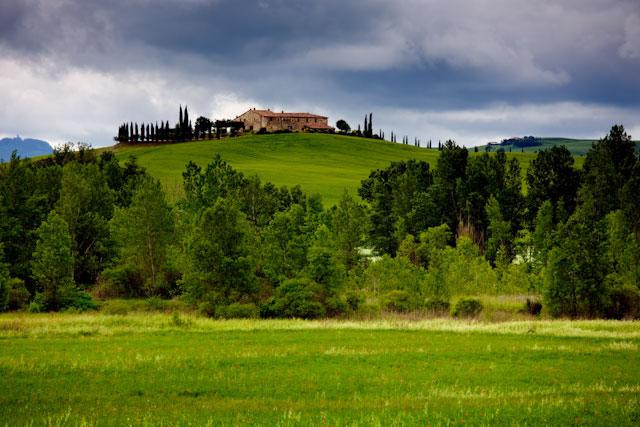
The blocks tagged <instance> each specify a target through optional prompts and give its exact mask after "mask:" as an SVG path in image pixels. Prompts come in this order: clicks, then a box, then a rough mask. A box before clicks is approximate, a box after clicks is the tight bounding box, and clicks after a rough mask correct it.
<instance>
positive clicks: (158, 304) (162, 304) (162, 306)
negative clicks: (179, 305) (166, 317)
mask: <svg viewBox="0 0 640 427" xmlns="http://www.w3.org/2000/svg"><path fill="white" fill-rule="evenodd" d="M145 301H146V302H147V305H148V306H149V308H150V309H151V311H166V310H167V309H169V303H168V302H167V300H164V299H162V298H160V297H151V298H147V299H146V300H145Z"/></svg>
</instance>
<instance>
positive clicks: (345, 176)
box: [112, 133, 535, 206]
mask: <svg viewBox="0 0 640 427" xmlns="http://www.w3.org/2000/svg"><path fill="white" fill-rule="evenodd" d="M112 149H113V150H114V151H115V153H116V156H117V157H118V158H119V159H120V160H122V161H124V160H126V159H127V158H128V157H129V156H131V155H134V156H136V157H137V159H138V162H139V163H140V165H142V166H144V167H145V168H147V170H148V171H149V172H150V173H151V174H152V175H153V176H155V177H157V178H158V179H160V181H161V182H162V183H163V185H164V187H165V189H166V190H167V192H168V194H169V197H170V198H171V199H176V198H177V197H179V196H180V195H181V194H182V172H183V171H184V168H185V165H186V164H187V163H188V162H189V161H190V160H193V161H194V162H195V163H197V164H198V165H200V166H204V165H206V164H207V163H208V162H209V161H210V160H211V159H212V158H213V156H214V154H215V153H220V155H221V156H222V157H223V158H224V159H225V160H226V161H228V162H229V163H230V164H231V165H232V166H233V167H234V168H237V169H238V170H240V171H242V172H243V173H245V174H247V175H253V174H257V175H258V176H259V177H260V178H261V179H262V180H263V181H271V182H273V183H274V184H276V185H278V186H280V185H287V186H293V185H296V184H300V185H301V186H302V188H303V189H304V190H305V191H306V192H308V193H320V194H321V195H322V197H323V200H324V202H325V204H326V205H328V206H330V205H332V204H334V203H336V202H337V200H338V198H339V197H340V194H342V191H343V190H344V189H345V188H346V189H347V190H349V191H350V192H352V193H353V194H355V192H356V190H357V188H358V187H359V185H360V181H361V180H362V179H364V178H366V177H367V176H368V175H369V172H371V170H372V169H375V168H380V167H386V166H388V165H389V163H390V162H392V161H400V160H407V159H417V160H424V161H426V162H429V164H430V165H431V166H432V167H434V168H435V165H436V162H437V159H438V155H439V151H438V150H436V149H426V148H418V147H414V146H412V145H402V144H396V143H392V142H388V141H380V140H375V139H366V138H357V137H350V136H343V135H335V134H333V135H332V134H307V133H291V134H275V135H245V136H241V137H238V138H226V139H222V140H212V141H196V142H186V143H178V144H165V145H136V146H132V145H124V146H123V145H116V146H114V147H112ZM471 154H472V155H474V153H471ZM508 154H509V156H513V157H516V158H518V159H519V160H520V161H521V162H522V167H523V173H524V170H526V168H527V166H528V164H529V162H530V161H531V159H533V158H534V157H535V156H534V155H533V154H530V153H525V154H522V153H508Z"/></svg>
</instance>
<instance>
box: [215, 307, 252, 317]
mask: <svg viewBox="0 0 640 427" xmlns="http://www.w3.org/2000/svg"><path fill="white" fill-rule="evenodd" d="M259 315H260V310H259V309H258V307H257V306H256V305H255V304H252V303H249V304H241V303H233V304H229V305H219V306H217V307H216V308H215V316H216V317H220V318H223V319H254V318H257V317H258V316H259Z"/></svg>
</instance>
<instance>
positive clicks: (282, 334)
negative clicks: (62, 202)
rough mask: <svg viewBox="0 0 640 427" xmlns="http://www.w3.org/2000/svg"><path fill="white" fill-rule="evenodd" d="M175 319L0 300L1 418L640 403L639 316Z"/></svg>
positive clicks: (548, 410)
mask: <svg viewBox="0 0 640 427" xmlns="http://www.w3.org/2000/svg"><path fill="white" fill-rule="evenodd" d="M179 318H180V321H179V322H177V321H176V320H175V316H174V315H173V314H170V313H169V314H162V313H135V314H127V315H104V314H100V313H92V314H37V315H34V314H25V313H23V314H15V313H14V314H3V315H0V419H1V421H0V425H4V424H3V423H6V424H7V425H11V426H13V425H154V426H155V425H216V426H217V425H238V424H252V425H322V424H323V423H324V424H329V425H354V424H358V425H370V424H374V425H394V424H395V425H407V424H409V425H414V424H418V425H429V424H430V425H447V424H449V425H450V424H463V423H464V424H472V425H496V424H497V425H503V424H519V425H524V424H527V425H558V424H560V425H566V424H591V425H593V424H596V425H634V424H636V423H635V420H637V419H638V417H640V411H638V409H637V408H638V407H639V405H640V401H639V399H640V363H639V359H638V354H637V350H638V343H639V342H640V337H639V336H638V332H639V330H640V325H639V323H638V322H611V321H569V320H559V321H550V320H528V321H513V322H502V323H490V322H484V321H479V320H476V321H463V320H455V319H447V318H441V319H425V320H416V319H407V318H395V319H394V318H390V317H388V318H384V319H378V320H371V321H354V320H321V321H302V320H296V319H291V320H256V319H252V320H212V319H208V318H203V317H199V316H195V315H191V314H185V313H181V314H180V315H179ZM185 325H188V326H185ZM576 420H579V421H576ZM83 423H84V424H83Z"/></svg>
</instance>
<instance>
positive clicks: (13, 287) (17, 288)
mask: <svg viewBox="0 0 640 427" xmlns="http://www.w3.org/2000/svg"><path fill="white" fill-rule="evenodd" d="M30 296H31V295H30V294H29V291H28V290H27V287H26V286H25V285H24V281H23V280H22V279H18V278H14V279H11V280H9V301H8V302H9V305H8V306H9V310H20V309H22V308H24V307H26V306H27V304H28V303H29V297H30Z"/></svg>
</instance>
